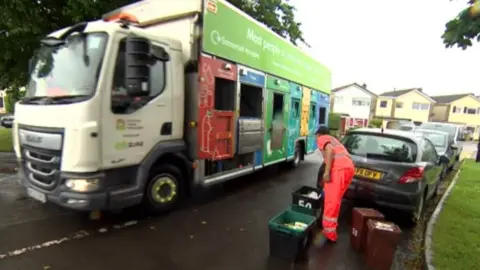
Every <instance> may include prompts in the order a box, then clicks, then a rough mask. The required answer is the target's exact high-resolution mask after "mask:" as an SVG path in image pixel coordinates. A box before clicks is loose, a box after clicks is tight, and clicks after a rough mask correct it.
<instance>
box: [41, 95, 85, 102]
mask: <svg viewBox="0 0 480 270" xmlns="http://www.w3.org/2000/svg"><path fill="white" fill-rule="evenodd" d="M88 97H89V95H65V96H53V97H50V104H70V103H73V102H77V101H82V100H85V99H87V98H88Z"/></svg>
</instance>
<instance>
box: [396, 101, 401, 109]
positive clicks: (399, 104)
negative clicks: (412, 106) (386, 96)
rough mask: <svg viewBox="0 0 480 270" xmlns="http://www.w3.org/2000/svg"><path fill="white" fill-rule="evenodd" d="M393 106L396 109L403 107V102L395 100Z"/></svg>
mask: <svg viewBox="0 0 480 270" xmlns="http://www.w3.org/2000/svg"><path fill="white" fill-rule="evenodd" d="M395 108H397V109H401V108H403V102H395Z"/></svg>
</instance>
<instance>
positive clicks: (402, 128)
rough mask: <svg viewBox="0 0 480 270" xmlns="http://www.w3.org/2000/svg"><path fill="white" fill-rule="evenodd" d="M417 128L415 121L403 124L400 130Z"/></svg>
mask: <svg viewBox="0 0 480 270" xmlns="http://www.w3.org/2000/svg"><path fill="white" fill-rule="evenodd" d="M416 128H417V126H416V125H415V124H414V123H413V122H410V123H406V124H401V125H400V127H399V128H398V130H403V131H414V130H415V129H416Z"/></svg>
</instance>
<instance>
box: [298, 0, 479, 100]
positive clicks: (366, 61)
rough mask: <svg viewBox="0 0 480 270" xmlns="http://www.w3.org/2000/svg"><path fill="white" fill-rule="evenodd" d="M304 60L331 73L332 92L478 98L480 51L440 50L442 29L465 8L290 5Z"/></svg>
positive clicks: (385, 1)
mask: <svg viewBox="0 0 480 270" xmlns="http://www.w3.org/2000/svg"><path fill="white" fill-rule="evenodd" d="M289 2H290V3H291V4H293V5H294V6H295V7H296V9H297V12H296V17H297V20H298V21H299V22H301V23H302V27H301V29H302V31H303V32H304V37H305V39H306V41H307V43H308V44H309V45H310V46H311V48H305V49H306V50H307V51H308V52H309V54H310V55H312V56H313V57H315V58H316V59H317V60H319V61H320V62H321V63H322V64H324V65H326V66H327V67H328V68H329V69H330V70H331V71H332V80H333V81H332V87H333V88H335V87H338V86H342V85H346V84H350V83H353V82H357V83H359V84H363V83H365V84H367V88H368V89H369V90H370V91H372V92H374V93H377V94H379V93H383V92H387V91H393V90H394V89H397V90H399V89H405V88H416V87H421V88H423V91H424V92H425V93H427V94H429V95H449V94H460V93H474V94H476V95H480V84H479V81H480V76H479V74H480V64H479V63H480V44H478V45H474V46H472V47H470V48H468V49H467V50H465V51H464V50H461V49H459V48H450V49H446V48H445V46H444V45H443V42H442V39H441V35H442V34H443V31H444V29H445V24H446V23H447V22H448V21H449V20H450V19H452V18H454V17H455V16H457V14H458V13H459V12H460V11H461V10H463V9H464V8H466V6H467V5H466V2H467V0H455V1H449V0H401V1H398V0H397V1H392V0H361V1H359V0H290V1H289Z"/></svg>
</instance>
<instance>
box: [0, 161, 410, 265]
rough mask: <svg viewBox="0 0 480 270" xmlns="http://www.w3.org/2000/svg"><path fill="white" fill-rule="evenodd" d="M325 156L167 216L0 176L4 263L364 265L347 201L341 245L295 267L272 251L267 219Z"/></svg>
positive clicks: (232, 186) (309, 180)
mask: <svg viewBox="0 0 480 270" xmlns="http://www.w3.org/2000/svg"><path fill="white" fill-rule="evenodd" d="M320 160H321V158H320V156H319V155H318V154H314V155H310V156H309V157H308V158H307V160H305V161H304V162H303V163H302V164H301V165H300V167H299V168H297V169H296V170H285V169H279V168H277V167H273V168H268V169H265V170H263V171H260V172H258V173H256V174H254V175H253V176H248V177H244V178H241V179H238V180H237V181H235V182H233V183H227V184H225V185H223V186H220V187H217V188H214V189H212V190H211V191H209V192H208V194H205V195H204V196H203V197H202V198H197V199H195V200H193V201H192V202H190V203H188V204H187V205H186V206H184V207H182V208H181V209H179V210H177V211H175V212H173V213H171V214H169V215H167V216H162V217H148V216H147V215H145V214H143V213H142V212H141V211H140V210H138V209H130V210H128V211H126V212H125V213H122V214H117V215H108V216H105V217H104V218H103V219H102V220H100V221H90V220H88V218H87V217H86V216H85V215H82V214H78V213H74V212H71V211H68V210H64V209H60V208H58V207H56V206H54V205H42V204H39V203H37V202H34V201H31V200H30V199H28V198H26V197H25V195H24V193H23V189H22V188H21V187H20V185H19V184H18V179H17V178H16V176H14V175H13V176H12V175H10V176H5V175H4V176H0V269H8V270H13V269H21V270H30V269H32V270H33V269H52V270H54V269H71V270H75V269H82V270H83V269H91V270H94V269H102V270H103V269H136V270H144V269H145V270H150V269H170V270H174V269H182V270H183V269H185V270H187V269H195V270H198V269H209V270H216V269H218V270H225V269H229V270H234V269H239V270H240V269H241V270H250V269H252V270H255V269H259V270H260V269H275V270H281V269H352V270H353V269H364V268H363V257H362V256H361V254H357V253H356V252H354V251H352V250H351V249H350V247H349V231H350V229H349V225H348V224H349V219H350V214H351V208H352V206H353V205H352V203H351V202H348V201H345V202H344V204H343V206H342V210H341V216H340V220H341V223H340V227H339V241H338V243H337V244H336V245H334V246H331V247H328V248H326V249H322V250H314V249H313V250H311V252H310V259H309V261H308V262H306V263H303V264H297V265H295V267H293V266H292V264H290V263H286V262H283V261H281V260H277V259H272V258H269V256H268V252H269V248H268V244H269V234H268V226H267V224H268V220H269V219H270V218H271V217H272V216H274V215H275V214H277V213H279V212H280V211H282V210H284V209H285V208H287V207H288V206H289V205H290V203H291V192H292V191H293V190H294V189H296V188H298V187H300V186H302V185H314V178H315V176H316V173H317V169H318V166H319V162H320ZM394 221H395V220H394ZM408 235H409V231H408V230H405V231H404V238H408Z"/></svg>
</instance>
